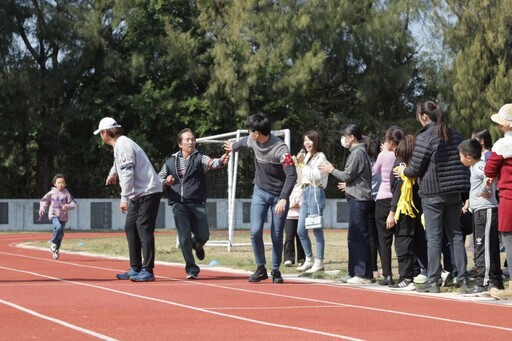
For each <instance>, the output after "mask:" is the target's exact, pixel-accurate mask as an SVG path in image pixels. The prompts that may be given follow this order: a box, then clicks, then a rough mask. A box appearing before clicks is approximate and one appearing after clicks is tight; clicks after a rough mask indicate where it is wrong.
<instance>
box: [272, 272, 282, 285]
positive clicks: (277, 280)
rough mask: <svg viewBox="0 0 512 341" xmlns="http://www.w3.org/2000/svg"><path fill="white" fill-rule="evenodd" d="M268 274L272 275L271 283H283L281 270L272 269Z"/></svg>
mask: <svg viewBox="0 0 512 341" xmlns="http://www.w3.org/2000/svg"><path fill="white" fill-rule="evenodd" d="M270 275H271V276H272V283H283V277H281V271H279V270H272V271H271V272H270Z"/></svg>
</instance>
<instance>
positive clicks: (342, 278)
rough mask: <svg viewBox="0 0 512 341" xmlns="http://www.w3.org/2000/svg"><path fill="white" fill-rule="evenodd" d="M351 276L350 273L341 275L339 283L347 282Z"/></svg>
mask: <svg viewBox="0 0 512 341" xmlns="http://www.w3.org/2000/svg"><path fill="white" fill-rule="evenodd" d="M351 278H352V277H350V275H346V276H343V277H341V278H340V282H341V283H347V281H348V280H349V279H351Z"/></svg>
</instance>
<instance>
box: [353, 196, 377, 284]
mask: <svg viewBox="0 0 512 341" xmlns="http://www.w3.org/2000/svg"><path fill="white" fill-rule="evenodd" d="M347 206H348V236H347V244H348V274H349V275H350V276H351V277H354V276H357V277H361V278H368V279H371V278H373V271H372V261H371V252H370V237H369V235H368V215H369V214H370V212H369V211H370V209H371V207H373V205H372V202H371V201H358V200H356V199H354V198H353V197H351V196H349V195H347Z"/></svg>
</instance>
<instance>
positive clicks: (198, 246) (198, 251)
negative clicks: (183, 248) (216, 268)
mask: <svg viewBox="0 0 512 341" xmlns="http://www.w3.org/2000/svg"><path fill="white" fill-rule="evenodd" d="M192 248H193V249H194V250H196V257H197V259H199V260H203V259H204V256H205V254H204V249H203V246H202V245H201V244H199V243H198V242H196V241H195V240H192Z"/></svg>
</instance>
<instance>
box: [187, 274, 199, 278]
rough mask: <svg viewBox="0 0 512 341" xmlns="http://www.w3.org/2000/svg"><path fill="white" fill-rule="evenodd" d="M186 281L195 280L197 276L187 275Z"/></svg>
mask: <svg viewBox="0 0 512 341" xmlns="http://www.w3.org/2000/svg"><path fill="white" fill-rule="evenodd" d="M187 279H197V274H187Z"/></svg>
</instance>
